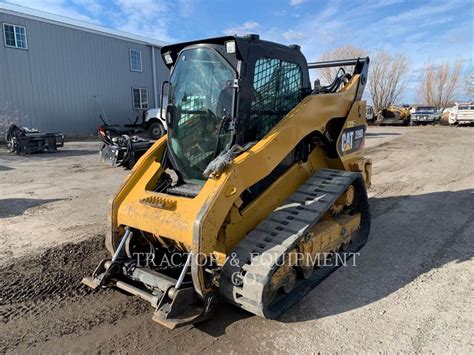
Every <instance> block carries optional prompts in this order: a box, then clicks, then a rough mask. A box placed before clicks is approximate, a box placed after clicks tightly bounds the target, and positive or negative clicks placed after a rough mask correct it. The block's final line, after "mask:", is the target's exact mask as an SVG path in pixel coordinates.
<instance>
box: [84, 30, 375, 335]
mask: <svg viewBox="0 0 474 355" xmlns="http://www.w3.org/2000/svg"><path fill="white" fill-rule="evenodd" d="M161 54H162V57H163V60H164V62H165V63H166V65H167V66H168V67H169V68H170V70H171V74H170V79H169V81H166V82H164V83H163V84H162V96H161V97H162V99H161V100H162V101H163V91H167V94H168V95H167V96H168V103H167V106H166V120H167V125H168V134H167V135H166V136H163V137H162V138H161V139H160V140H158V141H157V142H156V143H155V144H154V145H153V146H152V147H151V148H150V149H149V150H148V151H147V152H146V153H145V154H144V155H143V156H142V157H141V158H140V160H139V161H138V162H137V164H136V165H135V166H134V167H133V170H132V171H131V173H130V174H129V175H128V177H127V178H126V179H125V181H124V183H123V185H122V186H121V188H120V190H119V191H118V193H117V194H116V196H115V198H114V199H113V201H112V203H111V216H110V233H109V234H108V235H107V236H106V246H107V248H108V249H109V251H110V253H111V255H112V256H111V258H110V259H106V260H103V261H102V262H101V263H100V264H99V266H98V267H97V268H96V270H95V271H94V272H93V275H92V276H91V277H88V278H85V279H84V280H83V282H84V283H85V284H86V285H88V286H90V287H92V288H106V287H114V288H117V289H121V290H123V291H126V292H127V293H131V294H133V295H137V296H139V297H141V298H142V299H144V300H146V301H148V302H150V303H151V305H152V306H153V307H154V308H155V309H156V310H155V312H154V315H153V319H154V320H155V321H157V322H158V323H160V324H163V325H165V326H167V327H169V328H174V327H177V326H180V325H184V324H189V323H194V322H198V321H202V320H204V319H207V318H209V317H210V316H211V315H212V312H213V310H214V306H215V304H216V301H217V297H219V296H220V297H223V298H224V299H226V300H227V301H229V302H231V303H233V304H235V305H237V306H239V307H241V308H243V309H246V310H248V311H249V312H252V313H254V314H257V315H260V316H262V317H266V318H276V317H278V316H280V315H281V314H282V313H284V312H285V311H286V310H287V309H288V308H289V307H291V306H292V305H294V304H295V303H296V302H298V300H300V299H301V298H302V297H303V296H304V295H305V294H306V293H307V292H309V291H310V290H311V289H312V288H313V287H315V286H316V285H317V284H318V283H319V282H320V281H321V280H322V279H323V278H325V277H326V276H328V275H329V274H330V273H331V272H332V271H334V270H335V269H336V268H337V267H338V265H340V263H339V264H338V263H337V262H334V261H337V260H338V259H339V260H342V259H343V258H345V257H350V256H351V255H353V253H355V252H357V251H358V250H359V249H360V248H361V247H362V246H363V245H364V244H365V242H366V240H367V237H368V234H369V229H370V214H369V206H368V201H367V193H366V186H368V185H369V184H370V179H371V161H370V160H369V159H367V158H365V157H364V137H365V131H366V123H365V122H366V121H365V118H366V104H365V102H364V101H362V100H361V98H362V93H363V91H364V87H365V85H366V82H367V72H368V65H369V58H358V59H349V60H339V61H331V62H321V63H310V64H308V63H307V62H306V59H305V57H304V56H303V54H302V53H301V51H300V48H299V46H296V45H292V46H284V45H280V44H276V43H272V42H267V41H263V40H260V38H259V36H257V35H248V36H245V37H236V36H227V37H220V38H212V39H206V40H200V41H194V42H188V43H181V44H175V45H169V46H165V47H163V48H162V50H161ZM343 66H352V67H353V72H352V73H345V72H344V70H340V71H339V73H338V75H337V77H336V78H335V79H334V82H333V83H332V84H331V85H329V86H321V85H317V84H316V83H315V85H314V87H313V88H312V87H311V84H310V79H309V70H310V69H315V68H324V67H343ZM331 261H332V262H331Z"/></svg>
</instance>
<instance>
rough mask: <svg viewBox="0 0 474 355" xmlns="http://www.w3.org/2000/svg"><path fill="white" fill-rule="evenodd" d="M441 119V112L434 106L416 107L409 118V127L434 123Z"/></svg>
mask: <svg viewBox="0 0 474 355" xmlns="http://www.w3.org/2000/svg"><path fill="white" fill-rule="evenodd" d="M440 119H441V112H440V111H438V110H437V109H436V107H434V106H418V107H417V108H416V109H415V113H414V114H413V115H412V116H411V125H412V126H415V125H419V124H427V123H436V122H438V121H439V120H440Z"/></svg>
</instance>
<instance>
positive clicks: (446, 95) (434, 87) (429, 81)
mask: <svg viewBox="0 0 474 355" xmlns="http://www.w3.org/2000/svg"><path fill="white" fill-rule="evenodd" d="M461 73H462V63H461V62H456V63H453V64H450V63H449V62H444V63H442V64H440V65H434V64H432V63H425V65H424V67H423V73H422V76H421V80H420V84H419V85H418V89H417V93H418V99H419V100H421V101H422V102H423V103H426V104H428V105H431V106H435V107H436V108H437V109H438V110H444V109H445V108H446V107H448V105H449V104H450V103H452V102H453V100H454V96H455V95H456V93H457V90H458V89H459V88H460V85H461Z"/></svg>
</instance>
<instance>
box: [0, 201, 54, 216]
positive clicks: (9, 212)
mask: <svg viewBox="0 0 474 355" xmlns="http://www.w3.org/2000/svg"><path fill="white" fill-rule="evenodd" d="M61 200H63V199H60V198H53V199H44V200H40V199H36V198H6V199H3V200H0V218H9V217H15V216H19V215H22V214H23V213H25V211H26V210H28V209H30V208H33V207H38V206H41V205H44V204H47V203H51V202H56V201H61Z"/></svg>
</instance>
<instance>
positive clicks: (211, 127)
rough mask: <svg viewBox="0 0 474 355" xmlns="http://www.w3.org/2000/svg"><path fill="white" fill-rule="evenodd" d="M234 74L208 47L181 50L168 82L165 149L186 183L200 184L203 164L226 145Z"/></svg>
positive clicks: (204, 166) (219, 56)
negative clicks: (168, 121)
mask: <svg viewBox="0 0 474 355" xmlns="http://www.w3.org/2000/svg"><path fill="white" fill-rule="evenodd" d="M235 78H236V74H235V71H234V70H233V69H232V67H231V66H230V65H229V64H228V63H227V62H226V61H225V59H224V58H223V57H222V56H221V55H220V54H218V53H217V52H216V51H215V50H213V49H211V48H194V49H188V50H184V51H183V52H182V53H181V54H180V56H179V58H178V60H177V63H176V66H175V68H174V70H173V73H172V75H171V79H170V93H169V95H168V99H169V101H168V103H169V105H170V106H169V107H170V114H171V124H170V126H169V127H168V128H169V132H168V138H169V149H170V151H171V154H172V157H173V160H174V162H175V164H176V165H177V166H176V168H177V169H178V170H179V171H180V172H181V174H182V176H183V179H184V180H185V181H186V182H189V183H200V184H202V183H203V181H204V177H203V175H202V173H203V171H204V170H205V169H206V167H207V165H208V164H209V163H210V162H211V161H212V160H213V159H214V158H215V157H216V156H217V155H218V154H219V153H220V152H221V151H222V150H223V149H224V148H225V146H226V145H227V144H228V143H229V140H230V133H229V131H228V130H227V129H226V127H225V125H226V121H227V122H228V120H229V119H230V118H231V117H232V100H233V96H234V92H235V91H234V90H233V87H232V85H233V81H234V79H235Z"/></svg>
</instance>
